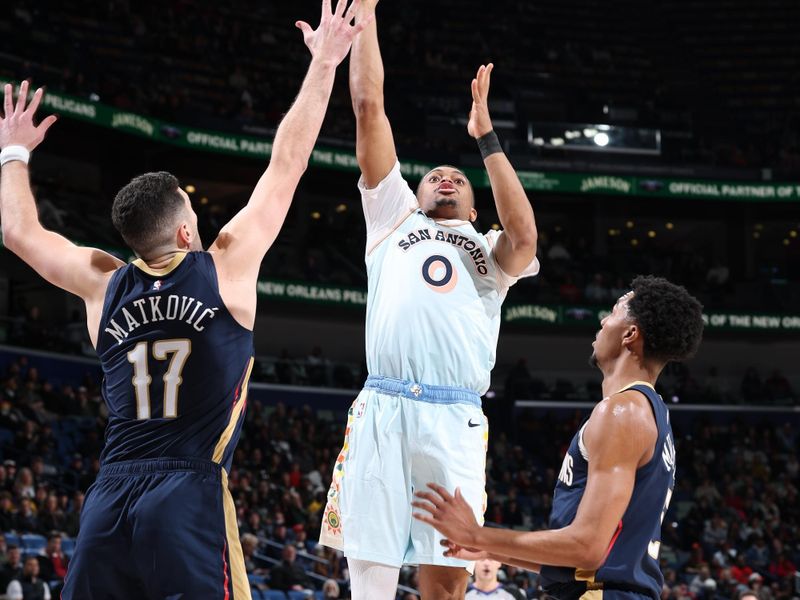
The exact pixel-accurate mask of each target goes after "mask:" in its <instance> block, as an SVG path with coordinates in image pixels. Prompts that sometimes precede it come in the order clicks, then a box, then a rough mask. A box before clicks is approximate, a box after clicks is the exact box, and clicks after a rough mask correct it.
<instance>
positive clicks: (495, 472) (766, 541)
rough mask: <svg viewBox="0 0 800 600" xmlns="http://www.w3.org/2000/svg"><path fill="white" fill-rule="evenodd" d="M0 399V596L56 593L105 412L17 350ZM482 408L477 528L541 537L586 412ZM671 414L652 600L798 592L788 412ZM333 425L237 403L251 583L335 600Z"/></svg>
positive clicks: (409, 580)
mask: <svg viewBox="0 0 800 600" xmlns="http://www.w3.org/2000/svg"><path fill="white" fill-rule="evenodd" d="M0 391H1V394H2V395H1V396H0V454H1V456H0V459H2V461H3V462H2V465H0V531H3V532H5V533H6V535H5V538H0V569H2V571H0V573H2V578H3V580H2V581H0V591H2V590H3V589H7V586H8V585H10V583H11V581H14V580H16V579H14V578H20V577H22V578H27V579H26V581H28V580H30V579H31V578H33V579H36V578H39V580H42V581H45V582H47V583H48V584H49V583H53V584H55V586H56V587H57V585H58V581H59V580H60V579H62V578H63V572H64V568H65V567H66V565H67V562H68V554H69V552H64V550H63V548H62V546H68V547H69V548H70V549H71V548H72V546H73V545H74V539H73V538H74V536H75V535H76V534H77V532H78V524H79V521H78V516H79V513H80V509H81V506H82V502H83V494H84V492H85V490H86V489H87V487H88V486H89V485H90V484H91V482H92V481H93V480H94V478H95V476H96V474H97V471H98V469H99V461H98V457H99V454H100V451H101V449H102V444H103V442H102V440H103V428H104V424H105V416H106V413H105V408H104V406H103V404H102V402H101V399H100V396H99V386H98V382H97V381H92V380H91V379H90V378H84V379H83V380H77V381H75V382H74V383H73V384H71V385H63V386H60V387H59V388H58V389H54V387H53V386H52V385H51V384H49V383H48V382H47V378H46V376H44V375H43V374H40V373H39V372H38V371H37V369H36V368H34V367H31V366H30V364H29V362H28V360H27V359H26V358H25V357H24V356H22V357H19V358H18V359H17V360H16V361H14V362H13V363H11V364H10V366H9V367H8V368H7V369H6V372H5V373H3V374H2V376H1V377H0ZM491 402H492V401H491V400H487V401H486V405H485V406H486V412H487V413H488V414H489V417H490V422H491V423H492V427H491V437H490V445H489V455H488V461H487V492H488V503H487V510H486V519H487V521H488V522H489V523H492V524H495V525H498V526H503V527H517V528H526V529H540V528H543V527H546V524H547V516H548V514H549V510H550V506H551V500H552V490H553V486H554V484H555V480H556V477H557V475H558V473H557V467H558V465H560V463H561V459H562V455H563V453H564V452H565V451H566V448H567V446H568V444H569V441H570V439H571V437H572V435H573V434H574V432H575V431H576V430H577V428H578V427H579V425H580V422H581V420H582V418H583V417H584V416H585V414H584V413H583V412H582V411H571V410H568V409H562V410H549V411H544V410H538V411H521V412H519V413H518V414H516V415H515V418H514V419H509V418H508V416H507V415H505V416H503V415H502V414H498V406H496V405H492V403H491ZM728 414H729V413H728ZM787 414H788V413H787ZM683 416H685V414H684V415H677V414H676V416H675V418H674V419H673V421H674V422H673V426H674V429H675V434H676V442H677V449H678V450H677V452H678V468H677V472H678V483H677V487H676V489H675V493H674V496H673V500H672V503H671V508H670V511H669V513H668V514H667V517H666V519H665V520H664V533H663V538H664V541H663V544H662V550H661V562H662V568H663V569H664V572H665V575H666V584H665V588H664V594H663V596H662V597H663V600H690V599H691V600H715V599H722V598H736V597H738V594H739V593H740V592H743V591H745V590H748V589H752V590H755V591H756V593H757V598H758V600H789V599H790V598H795V597H798V591H800V590H797V589H795V587H794V586H795V581H796V579H797V577H798V575H797V568H796V566H797V565H798V564H800V514H799V513H800V499H799V498H798V481H800V479H799V476H800V462H798V456H800V452H799V450H800V446H799V445H798V444H799V441H800V436H798V433H797V431H798V427H797V425H798V423H796V422H794V421H796V418H795V419H794V421H792V418H791V417H789V419H788V420H785V419H783V418H780V419H775V420H774V421H772V422H767V421H763V422H762V421H761V418H762V417H759V416H757V415H754V417H753V418H747V419H744V418H740V417H737V416H734V418H733V419H727V420H724V419H722V418H721V417H720V416H719V415H713V414H706V413H702V414H700V415H698V416H695V417H693V418H692V419H683V418H681V417H683ZM783 421H785V423H784V422H783ZM343 427H344V407H343V410H342V412H341V414H338V415H336V416H334V418H332V419H331V418H330V417H329V416H328V417H327V418H322V417H321V416H320V414H319V413H318V411H315V410H313V409H312V408H310V407H308V406H304V407H289V406H286V405H283V404H277V405H264V404H262V403H260V402H259V401H258V400H255V399H254V400H252V401H251V402H250V403H249V405H248V413H247V417H246V422H245V425H244V429H243V433H242V438H241V441H240V443H239V446H238V448H237V450H236V454H235V457H234V460H233V468H232V470H231V473H230V476H229V483H230V489H231V492H232V494H233V498H234V501H235V505H236V513H237V521H238V524H239V527H240V533H241V535H242V543H243V550H244V554H245V561H246V565H247V570H248V573H249V575H250V578H251V583H252V585H253V586H254V587H255V588H256V589H259V590H260V589H264V590H267V589H273V590H275V589H278V590H294V591H297V590H303V589H308V590H316V591H317V592H320V593H323V587H325V590H327V591H326V592H324V593H327V594H328V595H327V596H324V597H326V598H339V597H341V598H346V597H347V589H348V572H347V564H346V561H345V560H344V558H343V556H342V555H341V553H339V552H337V551H334V550H331V549H328V548H324V547H322V546H318V545H317V544H316V539H317V536H318V533H319V522H320V516H321V511H322V509H323V508H324V505H325V499H326V492H327V487H328V483H329V481H330V477H331V469H332V465H333V462H334V459H335V458H336V456H337V455H338V452H339V449H340V446H341V443H342V435H343ZM29 533H35V534H39V535H41V536H44V537H43V538H42V539H41V544H40V546H39V547H38V550H36V551H35V552H31V550H30V548H29V547H28V546H25V545H24V544H23V543H22V540H24V538H25V535H24V534H29ZM9 539H13V540H14V541H13V542H11V543H9V541H8V540H9ZM23 551H24V552H23ZM28 555H33V556H35V557H36V561H28V560H27V558H28ZM37 561H38V564H36V565H35V566H34V562H37ZM34 570H37V572H38V573H37V574H36V575H34V574H33V571H34ZM500 576H501V581H504V582H505V583H507V584H509V585H512V584H513V586H515V587H516V588H518V589H519V590H521V591H522V593H524V594H525V596H526V597H528V598H536V597H538V596H539V591H538V590H537V577H536V575H534V574H531V573H526V572H522V571H519V570H517V569H514V568H512V567H505V568H504V569H503V570H502V571H501V572H500ZM416 577H417V573H416V570H415V569H413V568H406V569H404V570H403V572H402V577H401V584H402V585H404V586H407V587H408V588H409V589H412V590H413V589H414V588H415V587H416V582H417V579H416ZM399 597H401V598H406V597H407V598H413V597H414V596H413V594H412V592H410V591H408V592H402V594H401V595H400V596H399Z"/></svg>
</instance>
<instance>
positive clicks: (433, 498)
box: [414, 492, 442, 508]
mask: <svg viewBox="0 0 800 600" xmlns="http://www.w3.org/2000/svg"><path fill="white" fill-rule="evenodd" d="M414 496H416V497H417V498H422V499H423V500H427V501H428V502H430V503H431V504H433V505H434V506H436V507H437V508H438V507H439V506H440V505H441V503H442V499H441V498H440V497H439V496H437V495H436V494H431V493H430V492H416V493H415V494H414Z"/></svg>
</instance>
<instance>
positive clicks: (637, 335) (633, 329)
mask: <svg viewBox="0 0 800 600" xmlns="http://www.w3.org/2000/svg"><path fill="white" fill-rule="evenodd" d="M640 339H641V331H640V330H639V327H638V326H637V325H636V324H635V323H631V324H630V325H628V327H627V328H626V329H625V332H624V333H623V334H622V346H623V347H625V348H628V349H630V348H631V347H632V346H633V345H634V344H635V343H636V342H638V341H639V340H640Z"/></svg>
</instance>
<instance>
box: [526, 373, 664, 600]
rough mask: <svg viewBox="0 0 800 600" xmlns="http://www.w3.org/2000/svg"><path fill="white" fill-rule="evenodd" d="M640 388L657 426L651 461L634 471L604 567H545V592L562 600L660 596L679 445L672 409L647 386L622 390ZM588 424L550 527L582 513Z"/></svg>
mask: <svg viewBox="0 0 800 600" xmlns="http://www.w3.org/2000/svg"><path fill="white" fill-rule="evenodd" d="M625 390H636V391H638V392H641V393H642V394H644V395H645V396H646V397H647V399H648V400H649V401H650V405H651V406H652V408H653V414H654V415H655V419H656V425H657V427H658V439H657V440H656V445H655V452H654V453H653V458H652V459H651V460H650V462H648V463H647V464H646V465H644V466H642V467H640V468H639V469H638V470H637V471H636V479H635V483H634V488H633V495H632V496H631V499H630V502H629V503H628V508H627V510H626V511H625V514H624V515H623V517H622V520H621V521H620V522H619V525H618V526H617V530H616V532H615V533H614V537H613V538H612V539H611V543H610V545H609V547H608V550H607V553H606V557H605V560H604V561H603V565H602V566H601V567H600V568H599V569H598V570H597V571H584V570H581V569H571V568H567V567H550V566H542V570H541V578H542V579H541V583H542V587H543V588H544V589H545V591H546V592H547V593H548V594H550V595H552V596H554V597H556V598H561V599H564V600H567V599H570V598H579V597H580V596H581V595H582V594H583V593H585V592H586V591H587V589H588V590H601V589H602V590H609V591H611V590H618V591H623V592H624V591H628V592H634V593H637V594H643V595H647V596H651V597H652V598H654V599H655V600H658V598H660V595H661V586H662V584H663V581H664V579H663V575H662V573H661V570H660V569H659V566H658V553H659V549H660V546H661V522H662V521H663V519H664V515H665V514H666V511H667V508H668V507H669V501H670V499H671V498H672V490H673V488H674V486H675V444H674V442H673V436H672V427H671V426H670V423H669V411H668V410H667V407H666V405H665V404H664V401H663V400H662V399H661V396H659V395H658V394H657V393H656V391H655V390H654V389H653V388H652V387H651V386H650V384H648V383H644V382H635V383H633V384H631V385H629V386H627V387H625V388H624V389H623V390H621V391H625ZM585 427H586V424H585V423H584V425H583V426H582V427H581V429H580V431H578V433H577V434H576V435H575V437H574V438H573V439H572V443H571V444H570V446H569V450H568V451H567V455H566V456H565V457H564V462H563V463H562V466H561V472H560V474H559V476H558V482H557V483H556V489H555V493H554V495H553V509H552V511H551V513H550V528H551V529H560V528H562V527H565V526H567V525H569V524H570V523H572V521H573V520H574V519H575V515H576V513H577V510H578V505H579V504H580V501H581V498H582V497H583V493H584V490H585V489H586V480H587V476H588V471H589V463H588V461H589V460H591V456H587V453H586V448H585V446H584V444H583V431H584V428H585Z"/></svg>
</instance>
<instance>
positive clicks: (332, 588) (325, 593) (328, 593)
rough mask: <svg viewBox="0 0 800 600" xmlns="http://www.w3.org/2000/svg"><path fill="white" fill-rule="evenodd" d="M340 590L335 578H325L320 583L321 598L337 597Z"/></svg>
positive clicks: (325, 599) (328, 599) (327, 599)
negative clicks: (323, 581)
mask: <svg viewBox="0 0 800 600" xmlns="http://www.w3.org/2000/svg"><path fill="white" fill-rule="evenodd" d="M340 594H341V592H340V591H339V584H338V583H337V582H336V580H335V579H326V580H325V583H323V584H322V598H323V600H332V599H333V598H338V597H339V595H340Z"/></svg>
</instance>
